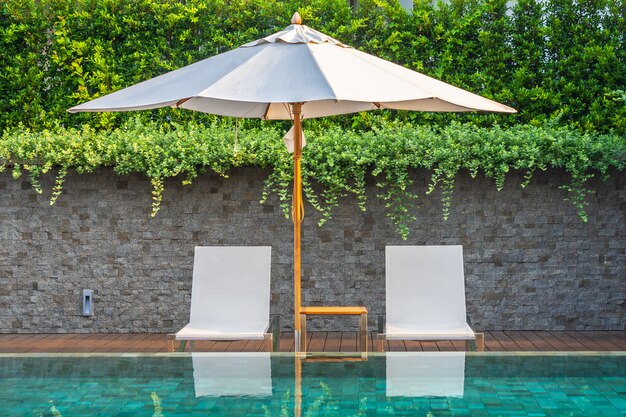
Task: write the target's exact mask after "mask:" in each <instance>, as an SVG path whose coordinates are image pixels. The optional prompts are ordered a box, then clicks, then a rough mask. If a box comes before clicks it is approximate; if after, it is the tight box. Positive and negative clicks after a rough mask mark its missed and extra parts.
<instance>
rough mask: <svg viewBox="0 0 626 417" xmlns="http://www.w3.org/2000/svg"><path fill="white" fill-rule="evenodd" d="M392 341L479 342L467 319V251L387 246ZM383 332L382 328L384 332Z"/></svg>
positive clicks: (481, 347) (388, 331) (385, 336)
mask: <svg viewBox="0 0 626 417" xmlns="http://www.w3.org/2000/svg"><path fill="white" fill-rule="evenodd" d="M385 276H386V293H387V296H386V310H387V314H386V328H385V329H384V332H383V333H382V334H380V335H379V342H380V343H379V349H381V350H382V349H383V345H384V344H383V343H382V341H383V339H387V340H424V341H426V340H430V341H433V340H465V341H466V347H467V348H468V349H469V348H470V341H472V342H473V341H474V340H475V341H476V345H477V349H478V350H479V351H482V350H484V335H483V334H482V333H474V331H473V330H472V329H471V327H470V326H469V324H468V323H467V319H466V313H465V277H464V274H463V247H462V246H387V247H386V248H385ZM379 327H381V326H379Z"/></svg>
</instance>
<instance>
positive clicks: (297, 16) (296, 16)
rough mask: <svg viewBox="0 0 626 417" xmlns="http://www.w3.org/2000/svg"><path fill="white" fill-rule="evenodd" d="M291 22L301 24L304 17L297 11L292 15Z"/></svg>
mask: <svg viewBox="0 0 626 417" xmlns="http://www.w3.org/2000/svg"><path fill="white" fill-rule="evenodd" d="M291 23H292V24H294V25H301V24H302V18H301V17H300V13H298V12H295V13H294V14H293V16H291Z"/></svg>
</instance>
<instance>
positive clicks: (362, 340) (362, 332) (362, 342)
mask: <svg viewBox="0 0 626 417" xmlns="http://www.w3.org/2000/svg"><path fill="white" fill-rule="evenodd" d="M359 350H360V351H361V352H367V314H361V320H360V322H359Z"/></svg>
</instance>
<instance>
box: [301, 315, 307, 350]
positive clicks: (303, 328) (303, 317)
mask: <svg viewBox="0 0 626 417" xmlns="http://www.w3.org/2000/svg"><path fill="white" fill-rule="evenodd" d="M300 352H306V314H300Z"/></svg>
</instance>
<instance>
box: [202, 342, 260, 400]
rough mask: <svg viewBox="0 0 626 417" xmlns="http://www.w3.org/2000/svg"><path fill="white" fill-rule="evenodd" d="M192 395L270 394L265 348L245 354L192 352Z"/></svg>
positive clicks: (239, 395)
mask: <svg viewBox="0 0 626 417" xmlns="http://www.w3.org/2000/svg"><path fill="white" fill-rule="evenodd" d="M192 362H193V384H194V389H195V394H196V397H232V396H236V397H245V396H252V397H267V396H271V395H272V366H271V359H270V354H269V353H268V352H262V353H251V354H246V355H237V354H231V355H227V356H225V355H218V356H216V355H211V354H201V353H193V354H192Z"/></svg>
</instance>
